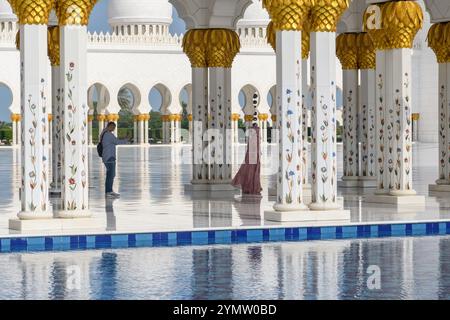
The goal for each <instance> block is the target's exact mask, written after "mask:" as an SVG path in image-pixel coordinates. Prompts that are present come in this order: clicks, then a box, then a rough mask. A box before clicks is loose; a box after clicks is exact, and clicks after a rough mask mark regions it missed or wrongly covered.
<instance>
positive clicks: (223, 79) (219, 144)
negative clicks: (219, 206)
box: [209, 68, 232, 184]
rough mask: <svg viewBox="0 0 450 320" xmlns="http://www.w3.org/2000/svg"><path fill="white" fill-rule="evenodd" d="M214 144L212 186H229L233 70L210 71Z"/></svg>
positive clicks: (212, 150) (212, 139)
mask: <svg viewBox="0 0 450 320" xmlns="http://www.w3.org/2000/svg"><path fill="white" fill-rule="evenodd" d="M209 73H210V74H209V103H210V107H211V116H212V119H211V129H212V130H213V131H212V132H211V135H210V144H212V148H210V151H211V154H210V156H211V159H212V166H211V168H212V170H211V172H210V178H211V180H212V181H210V183H212V184H229V183H230V182H231V178H232V177H231V174H232V163H231V162H232V152H231V151H232V148H231V130H230V129H231V68H210V69H209Z"/></svg>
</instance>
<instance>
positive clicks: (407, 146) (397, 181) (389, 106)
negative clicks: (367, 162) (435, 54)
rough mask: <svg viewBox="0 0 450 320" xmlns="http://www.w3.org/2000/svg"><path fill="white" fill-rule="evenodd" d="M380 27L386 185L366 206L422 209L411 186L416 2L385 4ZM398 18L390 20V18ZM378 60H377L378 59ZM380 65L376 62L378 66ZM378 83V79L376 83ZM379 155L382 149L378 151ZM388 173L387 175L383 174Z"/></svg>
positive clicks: (418, 15)
mask: <svg viewBox="0 0 450 320" xmlns="http://www.w3.org/2000/svg"><path fill="white" fill-rule="evenodd" d="M382 13H383V14H382V19H383V20H382V27H383V30H384V32H385V39H386V48H385V49H386V50H385V51H384V67H385V69H384V72H385V76H384V79H383V83H384V88H385V91H384V93H385V99H384V101H385V112H384V118H381V119H380V120H377V122H378V121H380V125H381V122H383V121H384V126H383V129H382V130H383V133H384V146H383V158H384V159H383V161H384V172H385V174H386V181H385V182H384V183H383V184H382V185H379V186H378V188H380V189H381V187H383V191H382V192H384V193H386V192H387V196H378V197H376V196H375V197H368V198H367V199H366V201H367V202H383V203H392V204H396V205H400V204H405V205H412V204H416V205H424V203H425V198H424V197H421V196H415V195H416V191H414V189H413V186H412V127H411V110H412V106H411V103H412V101H411V93H412V92H411V89H412V84H411V81H412V75H411V69H412V65H411V63H412V58H411V56H412V47H413V41H414V37H415V35H416V33H417V32H418V30H419V29H420V28H421V27H422V21H423V13H422V9H421V7H420V5H419V4H418V3H417V2H415V1H399V2H387V3H385V4H384V5H383V6H382ZM391 16H399V17H401V18H400V19H396V20H392V19H390V18H389V17H391ZM377 58H378V56H377ZM379 63H382V61H378V60H377V65H378V64H379ZM379 81H381V79H379ZM380 151H381V149H380ZM386 170H387V172H386Z"/></svg>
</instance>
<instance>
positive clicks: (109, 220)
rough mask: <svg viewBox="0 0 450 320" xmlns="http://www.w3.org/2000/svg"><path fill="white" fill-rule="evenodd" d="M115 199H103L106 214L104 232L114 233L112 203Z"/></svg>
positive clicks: (115, 227)
mask: <svg viewBox="0 0 450 320" xmlns="http://www.w3.org/2000/svg"><path fill="white" fill-rule="evenodd" d="M116 200H117V199H113V198H105V212H106V231H116V229H117V224H116V215H115V213H114V206H113V203H114V201H116Z"/></svg>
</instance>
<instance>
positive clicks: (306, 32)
mask: <svg viewBox="0 0 450 320" xmlns="http://www.w3.org/2000/svg"><path fill="white" fill-rule="evenodd" d="M310 51H311V19H310V17H309V15H308V18H307V19H305V21H304V22H303V30H302V59H303V60H306V59H308V57H309V52H310Z"/></svg>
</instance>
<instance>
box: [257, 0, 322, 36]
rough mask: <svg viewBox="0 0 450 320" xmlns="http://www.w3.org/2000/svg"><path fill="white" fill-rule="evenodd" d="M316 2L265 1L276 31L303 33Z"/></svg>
mask: <svg viewBox="0 0 450 320" xmlns="http://www.w3.org/2000/svg"><path fill="white" fill-rule="evenodd" d="M314 1H315V0H263V7H264V8H265V9H266V10H267V12H268V13H269V15H270V17H271V19H272V21H273V23H274V27H275V30H284V31H294V30H295V31H301V30H302V29H303V23H304V21H305V19H307V16H308V13H309V10H310V9H311V7H312V4H313V2H314Z"/></svg>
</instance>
